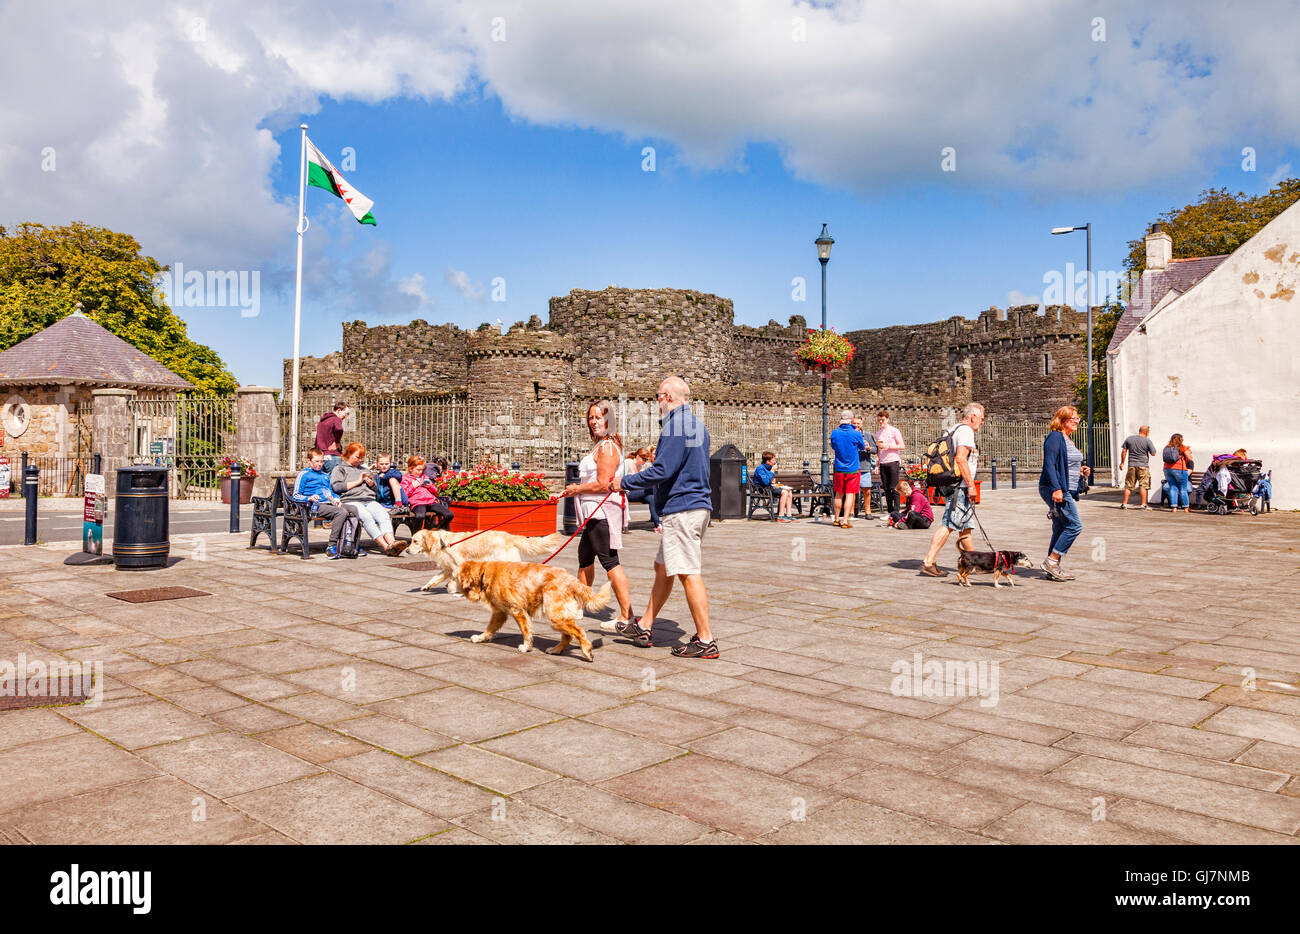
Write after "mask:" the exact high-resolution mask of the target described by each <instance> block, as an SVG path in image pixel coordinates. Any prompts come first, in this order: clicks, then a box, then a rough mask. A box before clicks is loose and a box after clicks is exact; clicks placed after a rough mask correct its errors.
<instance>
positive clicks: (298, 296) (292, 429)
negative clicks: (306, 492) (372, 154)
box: [289, 123, 307, 470]
mask: <svg viewBox="0 0 1300 934" xmlns="http://www.w3.org/2000/svg"><path fill="white" fill-rule="evenodd" d="M299 129H301V130H302V155H301V159H300V161H299V163H298V285H297V288H296V290H295V291H294V296H293V404H292V405H291V407H290V409H291V412H290V416H289V418H290V421H289V469H290V470H297V469H298V339H299V336H300V335H301V333H302V235H303V234H304V233H305V232H306V230H307V216H306V214H305V213H304V209H303V202H304V199H305V197H306V193H307V187H306V186H307V124H305V123H303V124H299Z"/></svg>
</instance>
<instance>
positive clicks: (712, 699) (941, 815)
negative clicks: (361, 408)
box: [0, 486, 1300, 844]
mask: <svg viewBox="0 0 1300 934" xmlns="http://www.w3.org/2000/svg"><path fill="white" fill-rule="evenodd" d="M1117 504H1118V494H1117V493H1116V492H1111V491H1105V492H1104V493H1102V494H1101V495H1100V496H1094V497H1090V498H1088V499H1087V500H1086V501H1085V502H1084V503H1083V504H1082V505H1081V514H1082V518H1083V522H1084V532H1083V535H1082V536H1081V537H1080V539H1079V540H1078V542H1077V544H1076V545H1075V548H1074V551H1073V553H1072V554H1071V556H1070V557H1069V558H1068V559H1067V561H1066V562H1065V568H1066V570H1067V571H1070V572H1072V573H1075V574H1077V576H1078V579H1077V580H1076V581H1073V582H1069V583H1053V582H1050V581H1047V580H1045V579H1043V578H1042V577H1041V575H1040V573H1039V572H1038V571H1033V570H1021V571H1020V573H1018V574H1017V575H1016V578H1015V581H1016V586H1015V587H1014V589H1012V588H1007V587H1003V588H1001V589H999V590H995V589H994V588H993V587H992V586H991V578H989V577H976V578H972V582H973V584H974V586H972V587H970V588H968V589H965V588H961V587H959V586H957V585H956V583H955V580H956V577H955V575H952V576H950V577H948V578H945V579H943V580H934V579H930V578H925V577H922V576H920V575H919V574H918V568H919V565H920V558H921V556H922V555H923V553H924V551H925V546H926V542H927V540H928V538H929V532H919V531H906V532H903V531H892V530H889V529H886V528H884V527H883V525H881V524H879V523H867V522H858V523H856V524H855V527H854V528H853V529H851V530H841V529H837V528H833V527H831V526H830V525H829V524H827V523H814V522H812V521H809V520H800V521H798V522H795V523H792V524H778V523H774V522H768V521H758V520H755V521H743V520H730V521H726V522H722V523H715V524H714V525H713V526H712V527H711V528H710V529H709V532H708V535H707V537H706V540H705V570H706V581H707V584H708V588H709V597H710V601H711V606H712V622H713V630H714V633H715V635H716V637H717V640H718V643H719V646H720V648H721V650H722V657H721V658H720V659H718V660H716V661H703V660H690V659H676V658H673V657H672V656H670V655H669V652H668V647H669V646H670V645H671V644H672V643H674V642H676V641H679V640H681V639H683V638H686V637H687V636H689V634H690V633H691V632H692V631H693V628H692V626H691V623H690V616H689V613H688V612H687V609H686V606H685V602H684V600H683V598H682V596H681V591H680V588H678V589H677V591H676V592H675V593H674V595H673V598H672V600H671V601H670V602H669V604H668V606H667V607H666V609H665V612H664V614H663V616H662V618H661V620H660V623H659V628H657V629H656V636H657V640H658V642H659V643H660V644H659V645H657V646H656V647H654V648H652V649H637V648H635V647H634V646H632V645H630V644H629V643H628V642H626V641H625V640H623V639H622V638H621V637H616V636H612V635H610V634H603V633H600V631H599V629H598V622H599V621H598V620H597V619H595V618H591V617H589V618H588V620H587V622H588V624H589V629H590V630H591V632H592V636H593V639H594V640H595V642H596V646H597V647H596V653H595V662H594V663H588V662H586V661H584V660H583V659H582V658H581V657H580V656H579V655H578V654H577V653H576V652H572V653H571V654H570V655H569V656H567V657H562V658H555V657H552V656H549V655H546V654H544V653H543V652H542V651H541V650H542V649H544V648H547V647H549V646H550V645H553V644H554V641H555V637H554V635H553V634H552V633H551V632H550V630H549V629H548V628H547V627H545V626H541V627H539V629H538V638H537V644H536V649H535V650H534V651H533V652H532V653H531V654H528V655H521V654H520V653H519V652H518V651H517V646H518V644H519V636H518V632H517V630H516V629H515V627H514V624H513V623H508V624H507V625H506V627H505V629H504V630H503V635H502V637H501V638H500V639H499V641H497V642H495V643H492V644H485V645H475V644H472V643H470V641H469V637H470V636H471V635H472V634H474V633H477V632H478V631H480V630H481V628H482V626H483V624H484V622H485V621H486V618H487V613H486V611H485V610H484V608H483V607H481V606H479V605H477V604H471V603H469V602H467V601H465V600H464V599H463V598H460V597H455V596H449V595H447V594H444V593H442V592H441V591H439V592H436V593H433V594H421V593H419V592H418V588H419V586H420V585H421V584H423V583H424V581H425V580H426V579H427V577H428V572H427V571H425V572H420V571H413V570H408V569H405V566H408V565H411V564H414V563H415V562H417V561H422V560H423V559H422V558H419V557H414V558H413V557H410V556H406V557H402V558H399V559H388V558H385V557H382V556H378V555H372V556H369V557H366V558H364V559H360V560H358V561H327V560H325V559H324V557H323V556H322V555H320V554H318V555H317V557H315V558H314V559H313V560H311V561H302V560H300V559H299V558H297V557H294V556H286V557H277V556H272V555H270V554H269V553H268V552H267V551H266V550H265V549H264V548H263V549H259V550H254V551H250V550H248V549H247V548H246V547H245V546H246V545H247V535H246V534H245V535H241V536H231V535H225V534H215V535H204V536H194V537H188V538H186V539H185V541H184V543H183V546H178V545H174V546H173V557H176V558H180V559H182V560H180V561H177V562H176V563H174V564H173V565H172V566H170V567H168V568H167V569H165V570H159V571H152V572H140V573H134V574H129V573H126V572H117V571H114V570H113V569H112V568H105V567H93V568H75V567H67V566H65V565H64V564H63V560H64V558H65V557H67V555H68V554H69V553H70V549H71V548H73V547H75V546H72V545H68V544H52V545H49V546H38V547H32V548H23V547H21V546H18V547H5V548H0V659H5V660H9V661H11V662H14V663H16V660H17V659H18V657H19V656H20V655H25V656H26V658H27V659H29V660H31V659H41V660H45V661H47V662H49V661H52V660H54V659H57V658H59V657H64V658H68V659H81V660H101V661H102V662H103V674H104V682H103V684H104V688H105V690H104V693H103V699H102V703H100V704H99V706H97V707H94V708H91V707H86V706H61V707H49V708H32V709H22V710H8V711H0V774H3V776H4V780H3V781H2V782H0V840H5V841H7V842H11V843H29V842H30V843H38V844H39V843H95V844H104V843H294V842H296V843H407V842H416V843H422V844H428V843H618V842H627V843H994V842H1001V843H1204V844H1243V843H1245V844H1249V843H1283V844H1285V843H1291V844H1295V843H1297V842H1300V837H1298V836H1297V831H1298V830H1300V777H1297V776H1300V608H1297V605H1296V591H1297V565H1298V564H1300V551H1298V550H1297V548H1300V515H1297V514H1294V513H1273V514H1272V515H1267V516H1260V517H1257V518H1251V517H1249V516H1227V517H1210V516H1204V515H1200V514H1193V515H1191V516H1182V515H1179V516H1171V515H1168V514H1164V513H1158V512H1154V511H1152V512H1147V513H1141V512H1136V511H1134V512H1122V511H1120V510H1119V509H1118V508H1116V506H1117ZM638 508H639V509H641V510H642V511H641V512H634V517H635V518H638V519H643V517H644V515H645V513H644V511H643V507H638ZM1045 512H1046V509H1045V507H1044V506H1043V505H1042V503H1041V501H1040V500H1039V499H1038V497H1037V494H1036V492H1035V491H1034V490H1033V489H1032V488H1031V487H1026V486H1021V488H1020V489H1019V490H1015V491H1011V490H1008V489H1005V487H1004V489H1002V490H999V491H997V492H988V491H986V495H985V497H984V505H983V506H982V507H981V508H980V511H979V514H980V516H981V518H982V520H983V523H984V526H985V528H986V529H987V530H988V532H989V534H990V535H991V536H993V538H994V541H995V543H996V544H997V545H998V547H1000V548H1007V549H1016V550H1022V551H1025V552H1027V553H1028V554H1029V555H1030V556H1031V558H1032V559H1033V560H1034V561H1035V563H1039V562H1041V560H1042V558H1043V554H1044V551H1045V547H1046V542H1047V538H1048V531H1049V530H1048V522H1047V519H1046V518H1045ZM977 536H978V533H977ZM624 544H625V548H624V549H623V552H622V555H623V561H624V564H625V566H626V567H627V569H628V572H629V576H630V578H631V581H632V588H633V604H634V607H635V608H636V610H637V612H638V613H640V612H641V611H642V610H643V608H644V606H645V601H646V597H647V595H648V589H649V583H650V580H651V561H652V558H653V555H654V550H655V548H656V546H657V535H656V534H655V533H654V532H653V531H652V530H650V529H649V527H648V524H647V523H645V522H644V521H638V522H635V523H634V526H633V529H632V530H631V531H630V532H629V533H628V534H627V535H626V536H625V539H624ZM981 547H982V546H981ZM576 550H577V547H576V544H574V545H571V546H570V547H569V548H568V549H566V550H565V552H564V553H563V554H562V555H561V556H560V557H559V558H557V559H556V562H557V563H559V564H560V565H561V566H563V567H567V568H569V569H573V568H574V567H575V566H576ZM940 565H941V566H943V567H947V568H949V569H952V568H954V567H955V552H954V551H953V549H952V546H951V545H949V546H948V549H947V550H946V551H945V553H944V555H943V557H942V558H941V559H940ZM598 577H600V578H601V579H603V575H600V572H598ZM163 585H180V586H187V587H193V588H197V589H199V590H203V591H207V592H209V593H210V594H211V596H204V597H197V598H191V599H183V600H175V601H169V602H160V603H151V604H138V605H136V604H130V603H123V602H120V601H118V600H115V599H112V598H109V597H107V596H105V594H106V593H108V592H110V591H118V590H124V589H131V588H140V587H157V586H163ZM967 661H971V662H975V663H976V664H975V665H960V664H953V663H957V662H967ZM918 662H919V663H920V665H919V670H918V671H913V670H912V669H913V667H914V666H916V665H917V663H918ZM931 663H937V664H931ZM979 663H984V664H979ZM904 666H905V667H904ZM900 672H901V673H900ZM977 673H978V675H977ZM918 688H919V690H918Z"/></svg>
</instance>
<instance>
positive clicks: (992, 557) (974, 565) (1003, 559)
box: [957, 551, 1034, 587]
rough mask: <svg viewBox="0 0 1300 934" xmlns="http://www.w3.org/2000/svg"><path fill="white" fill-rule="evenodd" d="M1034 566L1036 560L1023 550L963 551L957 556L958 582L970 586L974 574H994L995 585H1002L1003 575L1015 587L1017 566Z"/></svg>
mask: <svg viewBox="0 0 1300 934" xmlns="http://www.w3.org/2000/svg"><path fill="white" fill-rule="evenodd" d="M1033 566H1034V562H1032V561H1030V560H1029V558H1028V557H1027V556H1026V555H1025V553H1024V552H1023V551H963V552H961V553H960V554H959V556H958V558H957V583H959V584H961V585H962V586H963V587H969V586H970V576H971V575H972V574H992V575H993V586H994V587H1001V586H1002V584H1001V583H999V582H1000V581H1001V580H1002V578H1003V577H1005V578H1006V579H1007V583H1008V584H1010V585H1011V586H1012V587H1014V586H1016V582H1015V581H1014V580H1012V579H1011V575H1012V574H1015V573H1016V568H1018V567H1020V568H1032V567H1033Z"/></svg>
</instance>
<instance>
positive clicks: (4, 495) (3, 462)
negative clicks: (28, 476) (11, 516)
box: [0, 457, 13, 499]
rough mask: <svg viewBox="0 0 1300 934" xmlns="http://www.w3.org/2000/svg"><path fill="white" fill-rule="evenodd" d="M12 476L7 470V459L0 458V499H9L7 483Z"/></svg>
mask: <svg viewBox="0 0 1300 934" xmlns="http://www.w3.org/2000/svg"><path fill="white" fill-rule="evenodd" d="M12 476H13V475H12V472H11V471H10V470H9V458H7V457H0V499H8V498H9V481H10V479H12Z"/></svg>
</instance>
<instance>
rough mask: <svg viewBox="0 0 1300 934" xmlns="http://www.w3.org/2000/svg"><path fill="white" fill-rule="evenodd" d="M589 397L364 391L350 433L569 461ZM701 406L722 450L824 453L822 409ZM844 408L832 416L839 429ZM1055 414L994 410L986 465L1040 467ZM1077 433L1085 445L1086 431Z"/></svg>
mask: <svg viewBox="0 0 1300 934" xmlns="http://www.w3.org/2000/svg"><path fill="white" fill-rule="evenodd" d="M610 401H611V402H612V403H613V404H614V406H615V408H616V410H617V411H618V413H619V424H620V426H621V429H622V431H621V433H622V435H623V443H624V448H625V450H626V452H627V453H628V454H631V453H632V452H633V451H635V450H636V449H637V448H639V447H652V446H653V445H654V444H655V443H656V441H657V440H658V437H659V412H658V407H657V405H656V403H655V402H654V400H651V399H633V398H626V397H623V398H620V399H618V400H610ZM331 403H332V400H330V402H325V401H321V402H319V403H318V404H315V405H313V404H312V403H311V402H310V400H309V401H308V402H306V403H305V404H304V405H301V406H300V407H299V422H300V424H299V431H298V447H299V451H298V460H299V462H300V463H301V460H302V456H303V453H304V452H305V451H306V450H307V449H309V448H310V447H311V446H312V444H313V443H314V439H315V432H316V423H317V421H318V420H319V418H320V416H321V414H322V413H324V412H325V411H326V410H327V409H328V408H329V406H330V404H331ZM587 404H588V402H587V400H580V401H576V402H573V403H572V404H568V405H566V404H565V403H563V402H559V401H555V400H539V401H536V402H534V401H529V400H518V399H503V400H499V401H497V400H474V401H470V400H467V399H465V398H464V397H450V398H448V397H441V398H415V399H412V398H400V397H398V398H392V399H365V400H361V401H359V402H357V403H356V405H355V406H354V407H353V415H352V417H351V418H350V419H349V421H348V424H346V425H345V426H344V435H343V441H344V443H345V444H349V443H351V442H353V441H359V442H360V443H362V444H364V445H365V446H366V449H367V451H368V452H377V451H385V452H388V453H389V454H391V455H392V456H393V459H394V461H395V462H396V463H398V464H399V465H401V464H403V462H404V461H405V459H406V457H407V456H408V455H410V454H420V455H421V456H423V457H425V458H426V459H427V458H429V457H432V456H434V455H436V454H441V455H443V456H445V457H446V458H447V459H448V460H449V461H451V462H453V463H455V462H459V463H461V464H465V465H469V464H473V463H476V462H477V461H479V460H481V459H484V458H486V459H488V460H491V461H495V462H497V463H502V464H510V463H514V462H518V463H519V464H520V465H521V466H523V467H524V468H528V469H542V470H555V469H561V468H562V465H563V463H564V462H565V461H569V460H578V459H580V458H581V457H582V456H583V455H585V454H586V453H587V452H588V451H589V450H590V448H591V438H590V435H589V434H588V431H587V426H586V414H587V413H586V407H587ZM692 407H693V408H694V409H695V411H696V412H697V414H699V413H702V414H703V420H704V424H705V427H706V428H708V430H709V436H710V440H711V446H712V448H713V449H714V450H716V449H717V448H718V447H720V446H722V445H723V444H728V443H730V444H734V445H736V447H737V448H739V449H740V450H741V452H742V453H744V454H745V455H746V456H747V457H750V458H754V457H756V456H757V455H759V454H761V453H762V452H763V451H773V452H775V453H776V455H777V457H778V459H779V460H780V461H781V462H782V464H783V466H787V467H792V468H797V467H798V466H799V465H800V464H801V463H802V462H803V461H808V463H809V466H810V467H814V468H815V465H818V464H819V463H820V461H821V438H822V423H821V411H820V409H813V408H805V409H801V410H797V411H788V412H783V411H772V409H770V408H740V407H736V406H722V405H711V404H709V403H692ZM289 412H290V407H289V403H288V402H282V403H281V406H280V428H281V436H282V445H281V451H282V453H281V462H282V466H287V464H288V452H289V419H290V415H289ZM865 414H866V415H867V416H868V418H867V422H868V424H867V427H868V428H869V429H871V430H874V429H875V427H876V426H875V415H874V412H868V413H865ZM838 415H839V413H838V412H834V413H832V415H831V419H830V428H831V429H832V430H833V429H834V427H835V425H836V424H837V422H838ZM1047 421H1048V420H1047V419H1009V418H1003V417H1000V416H996V415H994V416H990V417H989V418H987V419H986V420H985V422H984V426H983V428H982V429H981V430H980V432H979V436H978V438H977V443H978V444H979V448H980V464H981V472H983V471H984V470H986V469H987V467H988V465H989V464H990V463H991V461H992V459H993V458H995V457H996V458H997V459H998V463H999V465H1000V466H1002V467H1003V468H1004V469H1009V467H1010V463H1011V459H1012V458H1015V459H1016V461H1017V464H1018V466H1019V468H1020V469H1021V470H1038V469H1040V468H1041V466H1042V451H1043V439H1044V438H1045V436H1046V434H1047ZM893 423H894V425H895V426H896V427H897V428H898V429H899V430H900V431H901V432H902V434H903V442H904V444H905V445H906V449H905V450H904V454H903V459H904V460H905V461H916V460H919V459H920V458H921V457H922V455H923V454H924V452H925V448H926V446H927V445H929V444H930V442H932V441H934V440H935V439H936V438H938V437H939V436H940V435H942V434H943V432H944V431H946V430H947V429H948V428H950V427H951V426H952V425H953V424H955V421H954V420H953V415H952V413H949V414H948V416H947V417H946V418H945V417H944V416H943V415H940V414H934V415H900V416H898V417H897V418H895V419H894V420H893ZM1085 430H1086V429H1083V428H1081V429H1079V431H1077V432H1076V433H1075V435H1074V436H1073V438H1074V441H1075V443H1076V444H1078V445H1079V447H1080V448H1081V449H1082V448H1083V447H1084V442H1083V438H1084V432H1085ZM1092 431H1093V460H1094V464H1095V465H1096V466H1098V467H1101V468H1106V467H1109V466H1110V426H1109V425H1095V426H1093V429H1092Z"/></svg>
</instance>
